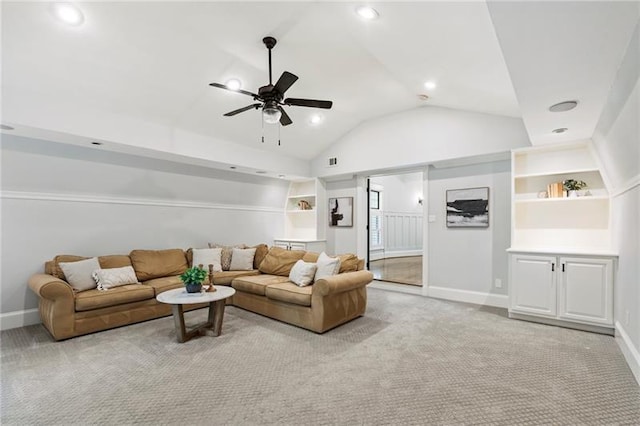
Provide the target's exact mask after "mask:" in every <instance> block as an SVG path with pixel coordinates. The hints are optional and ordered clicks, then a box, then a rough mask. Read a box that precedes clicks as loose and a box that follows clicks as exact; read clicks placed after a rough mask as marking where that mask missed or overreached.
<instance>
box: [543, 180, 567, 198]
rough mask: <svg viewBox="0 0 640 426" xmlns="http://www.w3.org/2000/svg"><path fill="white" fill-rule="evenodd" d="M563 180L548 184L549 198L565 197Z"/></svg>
mask: <svg viewBox="0 0 640 426" xmlns="http://www.w3.org/2000/svg"><path fill="white" fill-rule="evenodd" d="M563 189H564V188H563V186H562V182H555V183H550V184H549V185H547V194H549V198H562V197H564V190H563Z"/></svg>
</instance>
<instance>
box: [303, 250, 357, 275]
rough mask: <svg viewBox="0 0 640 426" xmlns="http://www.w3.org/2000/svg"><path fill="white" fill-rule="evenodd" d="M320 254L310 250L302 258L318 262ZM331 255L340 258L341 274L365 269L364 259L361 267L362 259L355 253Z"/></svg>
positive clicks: (306, 260)
mask: <svg viewBox="0 0 640 426" xmlns="http://www.w3.org/2000/svg"><path fill="white" fill-rule="evenodd" d="M318 256H319V253H314V252H311V251H308V252H306V253H305V255H304V256H303V258H302V260H304V261H305V262H317V261H318ZM331 257H338V258H340V272H339V273H340V274H342V273H343V272H353V271H359V270H360V269H364V261H363V262H362V267H360V266H359V263H360V260H361V259H358V256H356V255H355V254H350V253H347V254H340V255H338V256H331Z"/></svg>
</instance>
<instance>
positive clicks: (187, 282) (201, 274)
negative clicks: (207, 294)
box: [180, 267, 207, 293]
mask: <svg viewBox="0 0 640 426" xmlns="http://www.w3.org/2000/svg"><path fill="white" fill-rule="evenodd" d="M206 277H207V271H205V270H204V269H201V268H196V267H193V268H189V269H187V270H186V271H184V273H183V274H182V275H180V279H181V280H182V282H183V283H184V286H185V287H186V289H187V293H200V291H201V290H202V282H203V281H204V279H205V278H206Z"/></svg>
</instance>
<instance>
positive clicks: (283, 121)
mask: <svg viewBox="0 0 640 426" xmlns="http://www.w3.org/2000/svg"><path fill="white" fill-rule="evenodd" d="M278 109H279V110H280V112H281V113H282V115H281V116H280V124H282V125H283V126H288V125H289V124H291V123H293V121H291V117H289V114H287V113H286V112H285V110H284V108H282V107H281V106H279V107H278Z"/></svg>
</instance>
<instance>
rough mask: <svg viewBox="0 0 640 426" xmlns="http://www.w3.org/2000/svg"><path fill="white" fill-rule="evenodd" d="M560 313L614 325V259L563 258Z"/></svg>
mask: <svg viewBox="0 0 640 426" xmlns="http://www.w3.org/2000/svg"><path fill="white" fill-rule="evenodd" d="M560 268H561V270H560V272H559V273H560V274H562V275H561V276H562V278H561V280H560V281H561V282H560V291H559V312H558V314H559V316H560V318H563V319H570V320H572V321H580V322H587V323H595V324H602V325H613V261H612V260H611V259H581V258H571V257H561V258H560Z"/></svg>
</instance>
